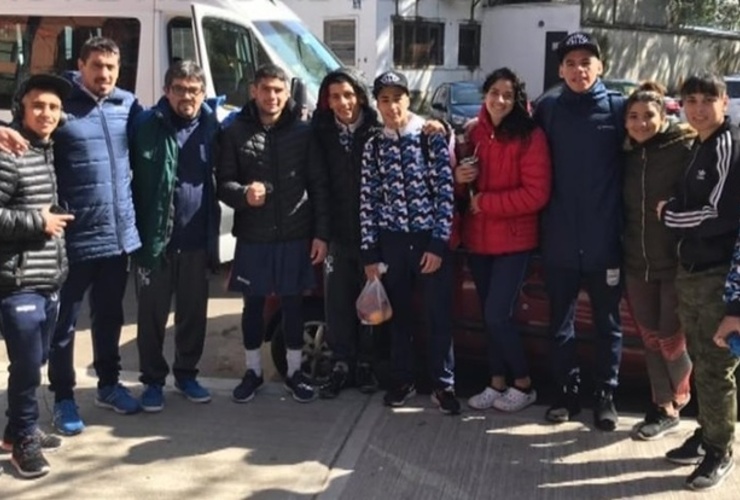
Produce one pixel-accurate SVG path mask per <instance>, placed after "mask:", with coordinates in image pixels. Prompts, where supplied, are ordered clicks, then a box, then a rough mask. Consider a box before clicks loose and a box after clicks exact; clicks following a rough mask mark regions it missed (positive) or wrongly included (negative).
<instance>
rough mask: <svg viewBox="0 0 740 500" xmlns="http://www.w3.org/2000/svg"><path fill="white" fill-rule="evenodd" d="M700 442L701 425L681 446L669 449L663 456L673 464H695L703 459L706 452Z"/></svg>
mask: <svg viewBox="0 0 740 500" xmlns="http://www.w3.org/2000/svg"><path fill="white" fill-rule="evenodd" d="M701 442H702V432H701V427H699V428H698V429H696V430H695V431H694V433H693V434H692V435H691V437H689V438H688V439H687V440H686V441H684V442H683V444H682V445H681V446H679V447H678V448H674V449H672V450H669V451H668V453H666V454H665V457H666V459H668V461H669V462H673V463H674V464H678V465H696V464H698V463H699V462H701V461H702V460H703V459H704V455H705V454H706V453H705V451H704V446H702V444H701Z"/></svg>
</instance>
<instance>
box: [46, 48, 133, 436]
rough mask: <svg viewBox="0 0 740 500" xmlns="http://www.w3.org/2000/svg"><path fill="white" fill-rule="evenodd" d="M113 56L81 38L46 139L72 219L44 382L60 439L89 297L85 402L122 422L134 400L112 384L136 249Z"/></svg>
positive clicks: (125, 108) (127, 113)
mask: <svg viewBox="0 0 740 500" xmlns="http://www.w3.org/2000/svg"><path fill="white" fill-rule="evenodd" d="M120 57H121V56H120V51H119V49H118V46H117V45H116V44H115V42H114V41H113V40H110V39H107V38H100V37H97V38H91V39H90V40H88V41H87V42H85V44H84V45H83V46H82V49H81V51H80V56H79V59H78V68H79V73H74V74H71V75H70V79H71V81H72V85H73V89H72V92H71V93H70V94H69V96H68V97H67V98H66V99H65V100H64V110H65V112H66V113H67V121H66V123H65V124H64V125H63V126H62V127H60V128H59V129H58V130H57V131H56V132H55V134H54V157H55V167H56V172H57V178H58V187H57V188H58V193H59V203H60V205H61V206H62V207H63V208H64V209H65V210H66V211H68V212H69V213H71V214H73V215H74V216H75V224H74V225H73V226H70V228H69V230H68V231H67V234H66V240H67V255H68V257H69V264H70V269H69V277H68V278H67V281H66V282H65V283H64V286H63V287H62V290H61V294H60V310H59V320H58V322H57V327H56V330H55V332H54V335H53V337H52V340H51V348H50V356H49V382H50V389H51V390H52V391H53V392H54V425H55V427H56V428H57V430H58V431H59V432H61V433H62V434H67V435H72V434H78V433H79V432H81V431H82V430H83V428H84V424H83V422H82V420H81V419H80V416H79V413H78V411H77V405H76V404H75V401H74V393H73V389H74V386H75V371H74V334H75V326H76V324H77V317H78V315H79V312H80V307H81V306H82V299H83V297H84V295H85V292H87V291H88V290H89V292H90V293H89V297H90V298H89V300H90V316H91V323H92V338H93V350H94V361H93V366H94V368H95V373H96V374H97V376H98V391H97V394H96V397H95V404H96V405H97V406H100V407H103V408H109V409H112V410H115V411H116V412H117V413H122V414H128V413H136V412H137V411H139V403H138V401H137V400H136V399H135V398H134V397H133V396H131V394H129V392H128V390H127V389H125V388H124V387H123V386H122V385H121V384H119V372H120V370H121V367H120V355H119V350H118V342H119V339H120V336H121V327H122V326H123V304H122V302H123V296H124V292H125V290H126V282H127V279H128V269H129V254H130V253H131V252H133V251H134V250H136V249H138V248H139V246H141V242H140V241H139V234H138V232H137V230H136V221H135V217H134V205H133V201H132V199H131V177H130V168H131V167H130V165H129V150H128V125H129V123H131V121H132V117H133V116H134V115H135V114H136V113H138V112H139V111H140V110H141V107H140V105H139V103H138V101H137V100H136V98H135V97H134V96H133V94H131V93H130V92H127V91H125V90H122V89H119V88H118V87H116V81H117V80H118V72H119V68H120Z"/></svg>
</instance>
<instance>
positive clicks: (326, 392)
mask: <svg viewBox="0 0 740 500" xmlns="http://www.w3.org/2000/svg"><path fill="white" fill-rule="evenodd" d="M348 374H349V368H347V364H346V363H337V364H336V365H334V369H333V370H332V371H331V373H330V374H329V378H328V379H327V381H326V382H324V383H323V384H321V386H320V387H319V396H320V397H321V398H322V399H334V398H336V397H337V396H339V393H340V392H342V389H344V388H345V387H346V386H347V378H348Z"/></svg>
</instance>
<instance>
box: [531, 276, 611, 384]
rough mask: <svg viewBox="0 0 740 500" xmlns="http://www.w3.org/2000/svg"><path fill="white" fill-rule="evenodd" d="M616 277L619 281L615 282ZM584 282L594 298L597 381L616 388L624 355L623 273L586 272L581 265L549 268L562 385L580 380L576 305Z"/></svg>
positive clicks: (555, 356)
mask: <svg viewBox="0 0 740 500" xmlns="http://www.w3.org/2000/svg"><path fill="white" fill-rule="evenodd" d="M615 280H616V282H615ZM581 283H583V285H584V286H585V288H586V291H587V292H588V297H589V300H590V301H591V312H592V314H591V316H592V323H593V327H594V330H595V331H594V332H593V334H594V335H595V336H596V338H595V341H594V351H595V352H594V358H593V359H594V378H595V380H594V382H595V384H596V388H597V389H600V388H603V387H610V388H612V389H613V388H615V387H616V386H617V383H618V376H619V363H620V361H621V358H622V327H621V324H620V317H619V301H620V300H621V299H622V283H623V280H622V279H621V275H620V274H616V276H615V274H614V272H611V273H610V272H609V271H607V270H606V269H602V270H600V271H593V272H582V271H580V270H578V269H568V268H556V267H549V266H548V267H546V268H545V287H546V289H547V295H548V297H549V300H550V326H549V331H550V335H551V337H552V338H553V339H554V342H555V345H554V348H553V349H554V352H553V364H554V371H555V374H554V375H555V382H556V383H557V384H558V386H565V385H567V384H577V383H578V382H579V381H580V368H579V366H578V362H577V359H576V332H575V326H574V322H575V309H576V302H577V300H578V293H579V291H580V289H581Z"/></svg>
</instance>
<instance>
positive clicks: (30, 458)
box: [10, 435, 49, 478]
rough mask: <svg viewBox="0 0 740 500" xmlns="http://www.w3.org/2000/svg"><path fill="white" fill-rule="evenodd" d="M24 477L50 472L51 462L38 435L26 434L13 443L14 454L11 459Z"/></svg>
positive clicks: (39, 475)
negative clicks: (45, 454)
mask: <svg viewBox="0 0 740 500" xmlns="http://www.w3.org/2000/svg"><path fill="white" fill-rule="evenodd" d="M10 462H11V463H12V464H13V466H14V467H15V469H16V470H17V471H18V474H20V475H21V476H22V477H25V478H34V477H41V476H44V475H46V474H48V473H49V462H47V461H46V458H44V454H43V453H42V452H41V443H39V440H38V438H36V436H33V435H31V436H26V437H24V438H22V439H20V440H18V441H16V442H15V443H13V455H12V457H11V459H10Z"/></svg>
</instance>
